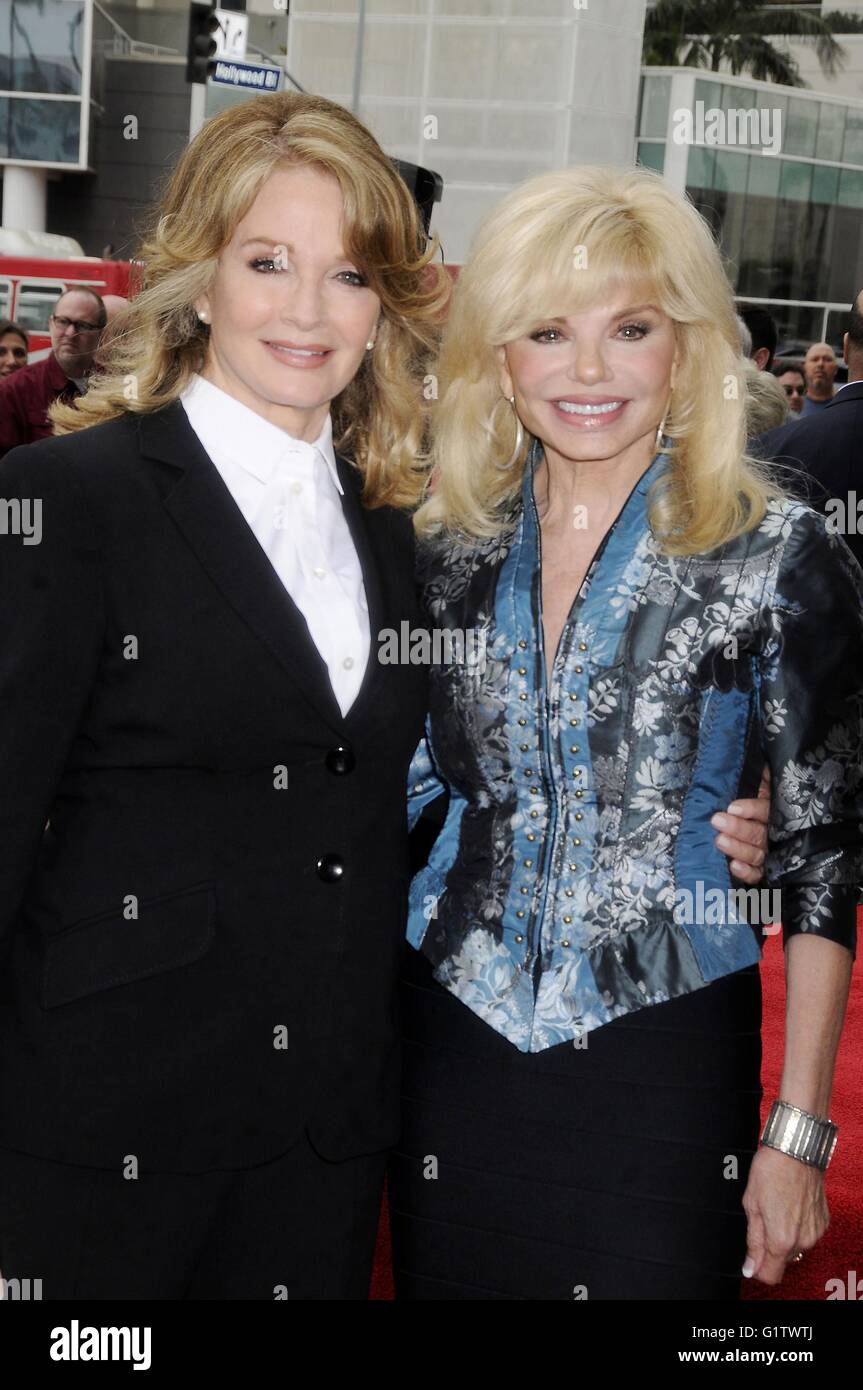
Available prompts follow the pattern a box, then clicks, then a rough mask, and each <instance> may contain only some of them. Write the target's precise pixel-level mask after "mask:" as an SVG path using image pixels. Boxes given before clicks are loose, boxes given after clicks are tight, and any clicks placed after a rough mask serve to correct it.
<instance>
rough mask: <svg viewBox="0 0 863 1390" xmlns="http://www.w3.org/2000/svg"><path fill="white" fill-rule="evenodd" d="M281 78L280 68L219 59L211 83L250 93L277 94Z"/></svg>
mask: <svg viewBox="0 0 863 1390" xmlns="http://www.w3.org/2000/svg"><path fill="white" fill-rule="evenodd" d="M281 76H282V74H281V71H280V69H279V68H268V67H262V66H259V65H258V64H257V63H232V62H228V61H227V59H224V58H218V59H217V60H216V71H215V72H214V73H213V76H212V78H211V81H213V82H217V83H219V84H220V85H221V86H225V87H247V88H248V89H249V91H256V92H277V91H278V89H279V82H280V80H281Z"/></svg>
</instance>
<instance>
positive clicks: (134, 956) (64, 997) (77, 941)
mask: <svg viewBox="0 0 863 1390" xmlns="http://www.w3.org/2000/svg"><path fill="white" fill-rule="evenodd" d="M214 927H215V885H214V884H213V883H212V882H207V883H198V884H194V885H193V886H192V887H190V888H184V889H182V890H181V891H180V892H178V893H171V894H170V895H169V896H167V897H163V898H156V899H150V900H149V901H148V902H142V903H141V904H140V906H139V916H138V918H137V920H135V921H130V920H127V919H126V918H125V917H124V916H123V913H122V911H118V912H102V913H100V914H99V915H98V916H95V917H88V918H86V919H85V920H84V921H81V922H75V923H73V924H72V926H69V927H65V928H64V929H63V930H62V931H61V932H60V933H59V934H58V935H57V936H54V937H51V938H50V939H49V941H48V942H47V944H46V948H45V957H44V961H43V966H42V1007H43V1008H44V1009H54V1008H57V1007H58V1006H59V1005H61V1004H71V1003H72V1002H73V1001H74V1000H76V999H84V998H86V996H87V995H89V994H98V993H99V992H100V991H102V990H106V989H114V988H115V987H116V986H118V985H126V984H131V983H132V981H133V980H144V979H146V978H147V977H148V976H150V975H160V974H162V973H163V972H164V971H166V970H175V969H177V967H178V966H181V965H191V964H192V962H193V961H196V960H200V959H201V957H202V956H203V955H205V954H206V952H207V951H208V950H209V948H210V946H211V945H212V941H213V932H214Z"/></svg>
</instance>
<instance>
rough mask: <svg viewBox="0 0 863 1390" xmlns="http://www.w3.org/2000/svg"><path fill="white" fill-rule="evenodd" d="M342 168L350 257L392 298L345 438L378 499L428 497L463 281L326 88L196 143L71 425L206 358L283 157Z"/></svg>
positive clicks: (354, 396) (67, 413) (180, 381)
mask: <svg viewBox="0 0 863 1390" xmlns="http://www.w3.org/2000/svg"><path fill="white" fill-rule="evenodd" d="M290 164H302V165H311V166H313V167H315V168H318V169H320V170H322V171H323V172H325V173H329V174H331V175H333V176H334V177H335V178H336V179H337V180H338V183H339V185H340V188H341V191H342V196H343V199H344V209H345V212H344V226H343V239H344V245H345V251H346V253H347V255H348V256H349V257H350V258H351V259H352V260H353V261H354V262H355V263H356V265H357V268H358V269H360V270H362V272H363V274H364V275H365V276H366V278H367V280H368V284H369V286H370V287H371V289H373V290H374V292H375V293H376V294H377V295H378V296H379V298H380V300H381V321H380V325H379V328H378V333H377V339H376V343H375V349H374V352H373V353H369V354H367V356H366V358H365V359H364V361H363V363H362V365H361V366H360V369H359V371H358V373H357V375H356V376H355V377H354V379H353V381H351V382H350V383H349V384H348V385H347V386H346V387H345V389H344V390H343V391H342V392H341V394H340V395H339V396H338V397H337V398H336V400H335V401H334V402H333V406H332V415H333V437H334V443H335V447H336V448H337V449H338V450H339V451H340V452H342V453H348V454H349V455H350V456H351V457H352V458H353V460H354V462H355V463H356V465H357V467H358V468H359V470H360V472H361V473H362V475H363V478H364V500H365V502H366V504H367V505H368V506H381V505H383V504H385V503H389V504H391V505H395V506H401V507H410V506H413V505H415V503H416V501H417V500H418V497H419V496H420V494H421V491H422V487H423V482H424V479H425V468H424V465H423V462H422V453H423V447H424V444H425V433H424V430H425V423H426V421H425V416H424V410H423V406H424V400H423V390H422V386H423V381H424V376H425V374H426V372H427V371H428V363H429V361H430V360H431V358H432V357H433V354H434V352H435V351H436V349H437V345H438V341H439V328H438V325H439V323H440V321H441V318H442V315H443V310H444V308H445V305H446V302H447V298H448V295H449V289H450V279H449V276H448V275H447V273H446V271H445V270H444V269H443V267H441V266H439V265H433V264H432V260H433V258H434V256H435V253H436V251H437V249H438V248H437V243H436V239H434V240H432V241H431V242H429V243H428V244H427V243H426V238H425V235H424V231H423V228H422V225H421V222H420V219H419V213H418V210H417V207H416V204H415V202H414V200H413V197H412V195H411V193H410V191H409V189H408V188H407V185H406V184H405V183H404V182H403V180H402V179H401V178H400V177H399V175H398V173H397V172H396V169H395V166H394V165H393V163H392V161H391V160H390V159H389V158H388V157H387V155H386V154H385V153H384V151H383V150H382V149H381V147H380V145H379V144H378V143H377V141H376V140H375V139H374V137H373V136H372V135H371V133H370V132H369V131H368V130H367V129H366V128H365V126H364V125H362V124H361V123H360V122H359V121H358V120H357V119H356V117H354V116H353V115H351V113H350V112H349V111H347V110H345V108H344V107H342V106H338V105H337V104H336V103H335V102H331V101H327V100H326V99H325V98H323V97H317V96H308V95H304V94H302V93H298V92H284V93H274V94H271V95H266V96H258V97H255V98H253V99H252V100H250V101H248V102H244V103H243V104H242V105H239V106H234V107H231V108H229V109H228V110H226V111H223V112H221V113H220V114H219V115H217V116H214V117H213V118H212V120H209V121H207V123H206V124H205V126H204V127H203V129H202V130H201V131H200V133H199V134H198V135H197V136H196V138H195V139H194V140H193V141H192V143H191V144H190V145H189V146H188V148H187V149H186V150H185V151H184V153H183V155H182V157H181V158H180V161H179V163H178V165H177V167H176V169H175V171H174V173H173V175H172V176H171V178H170V180H169V182H168V184H167V187H166V189H165V192H164V194H163V197H162V199H161V202H160V205H159V208H158V210H157V212H156V214H155V217H154V220H153V225H152V228H151V231H150V233H149V235H148V236H147V237H146V239H145V240H144V243H143V245H142V247H141V249H140V251H139V253H138V256H137V260H138V261H139V262H140V273H139V289H138V291H137V293H136V294H135V296H134V298H133V299H132V301H131V303H130V304H129V306H128V308H127V309H125V310H123V311H121V315H119V316H118V317H117V320H116V336H115V337H114V338H113V341H112V342H111V343H110V345H109V347H108V350H107V353H106V358H105V361H104V363H102V366H103V367H104V374H103V375H100V376H99V377H98V378H95V379H94V382H93V385H92V386H91V387H90V389H89V391H88V392H87V393H86V395H84V396H82V397H80V398H79V399H78V400H77V401H76V402H75V404H74V405H68V404H60V403H57V404H55V405H54V406H53V407H52V409H51V411H50V412H49V413H50V418H51V419H52V421H53V423H54V426H55V432H56V433H58V434H65V433H68V432H70V431H73V430H80V429H84V428H86V427H87V426H88V425H95V424H99V423H101V422H102V421H104V420H111V419H114V418H115V417H117V416H119V415H122V414H123V413H125V412H132V413H145V412H147V411H153V410H158V409H159V408H160V407H162V406H165V405H167V404H169V403H170V402H171V401H173V400H175V399H176V398H177V397H178V396H179V395H180V393H181V391H182V390H183V388H184V387H185V386H186V385H187V384H188V382H189V380H190V379H191V376H192V374H193V373H194V372H196V371H199V370H200V368H201V366H202V365H203V362H204V359H205V356H206V351H207V339H208V335H209V329H208V327H207V326H206V325H204V324H202V323H201V322H200V321H199V320H198V317H197V314H196V312H195V309H194V307H193V304H194V302H195V301H196V300H197V299H198V298H199V297H200V295H202V294H203V293H204V292H205V291H206V290H207V289H208V288H209V287H210V285H211V283H212V281H213V279H214V277H215V274H216V267H217V258H218V255H219V252H220V251H221V250H222V248H223V247H224V246H225V245H227V243H228V242H229V241H230V240H231V237H232V236H233V234H234V230H235V228H236V227H237V224H238V223H239V222H240V221H241V220H242V219H243V217H245V215H246V213H247V212H248V211H249V208H250V207H251V205H252V203H253V202H254V200H255V197H256V196H257V194H258V191H259V190H260V188H261V186H262V185H263V183H264V182H265V181H266V179H267V178H268V177H269V176H270V174H272V173H273V172H274V171H275V170H276V168H277V167H285V166H286V165H290Z"/></svg>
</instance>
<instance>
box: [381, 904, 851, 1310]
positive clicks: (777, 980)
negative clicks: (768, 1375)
mask: <svg viewBox="0 0 863 1390" xmlns="http://www.w3.org/2000/svg"><path fill="white" fill-rule="evenodd" d="M857 935H858V937H859V939H860V942H861V944H863V910H861V912H860V913H859V914H858V918H857ZM761 980H762V985H763V990H764V1022H763V1027H762V1039H763V1062H762V1067H761V1084H762V1085H763V1087H764V1104H763V1110H762V1116H761V1120H762V1123H763V1122H764V1120H765V1119H766V1118H767V1111H768V1110H769V1108H770V1105H771V1103H772V1101H773V1100H774V1099H775V1097H776V1095H777V1094H778V1091H779V1078H780V1075H781V1072H782V1049H783V1045H784V1036H785V967H784V962H783V952H782V938H781V936H779V935H777V936H772V937H769V938H768V941H767V945H766V947H765V950H764V956H763V959H762V962H761ZM861 1075H863V959H861V954H860V952H859V950H858V954H857V959H856V961H855V962H854V972H853V974H852V977H851V993H850V995H849V998H848V1010H847V1013H846V1016H845V1027H844V1029H843V1032H842V1041H841V1043H840V1045H839V1057H838V1059H837V1063H836V1074H835V1077H834V1081H833V1098H832V1101H831V1105H830V1114H831V1118H832V1119H833V1120H834V1121H835V1123H836V1124H837V1125H838V1126H839V1143H838V1144H837V1145H836V1152H835V1154H834V1155H833V1160H832V1162H831V1164H830V1168H829V1170H828V1172H827V1202H828V1205H829V1207H830V1226H829V1229H828V1230H827V1233H826V1235H824V1236H823V1237H822V1239H821V1240H820V1241H819V1243H818V1245H816V1247H815V1249H814V1250H810V1251H809V1252H808V1253H807V1255H806V1257H805V1258H804V1259H803V1260H802V1261H801V1262H800V1264H799V1265H790V1266H789V1267H788V1271H787V1273H786V1275H785V1278H784V1279H783V1281H782V1283H781V1284H779V1285H778V1286H777V1287H776V1288H768V1287H767V1285H766V1284H761V1283H758V1282H757V1281H754V1280H753V1281H749V1280H747V1281H745V1282H744V1287H743V1297H744V1298H745V1299H788V1298H811V1299H825V1298H826V1297H827V1283H828V1280H831V1279H840V1280H841V1281H842V1284H843V1286H845V1288H846V1293H845V1297H846V1298H847V1297H848V1292H847V1283H848V1278H849V1273H850V1274H851V1279H852V1286H853V1281H854V1280H855V1279H863V1105H861V1103H860V1076H861ZM831 1292H833V1290H832V1289H831ZM369 1297H370V1298H378V1299H392V1298H393V1279H392V1268H391V1263H390V1231H389V1221H388V1218H387V1207H386V1200H384V1204H383V1208H382V1210H381V1223H380V1229H379V1231H378V1248H377V1254H376V1257H375V1268H374V1275H373V1278H372V1289H371V1293H370V1295H369Z"/></svg>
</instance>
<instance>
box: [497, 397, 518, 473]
mask: <svg viewBox="0 0 863 1390" xmlns="http://www.w3.org/2000/svg"><path fill="white" fill-rule="evenodd" d="M500 401H507V402H508V403H509V404H510V405H511V406H512V413H513V415H514V416H515V448H514V449H513V451H512V454H511V456H510V457H509V458H508V459H507V461H506V463H496V464H495V468H497V469H499V470H500V472H501V473H508V472H509V471H510V469H511V468H512V467H513V465H514V464H515V462H516V460H517V458H518V456H519V454H520V453H521V451H522V448H523V447H524V426H523V425H522V423H521V420H520V419H519V418H518V411H517V410H516V408H515V396H501V398H500V400H499V401H498V402H497V403H496V405H495V410H497V408H498V406H499V405H500Z"/></svg>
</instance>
